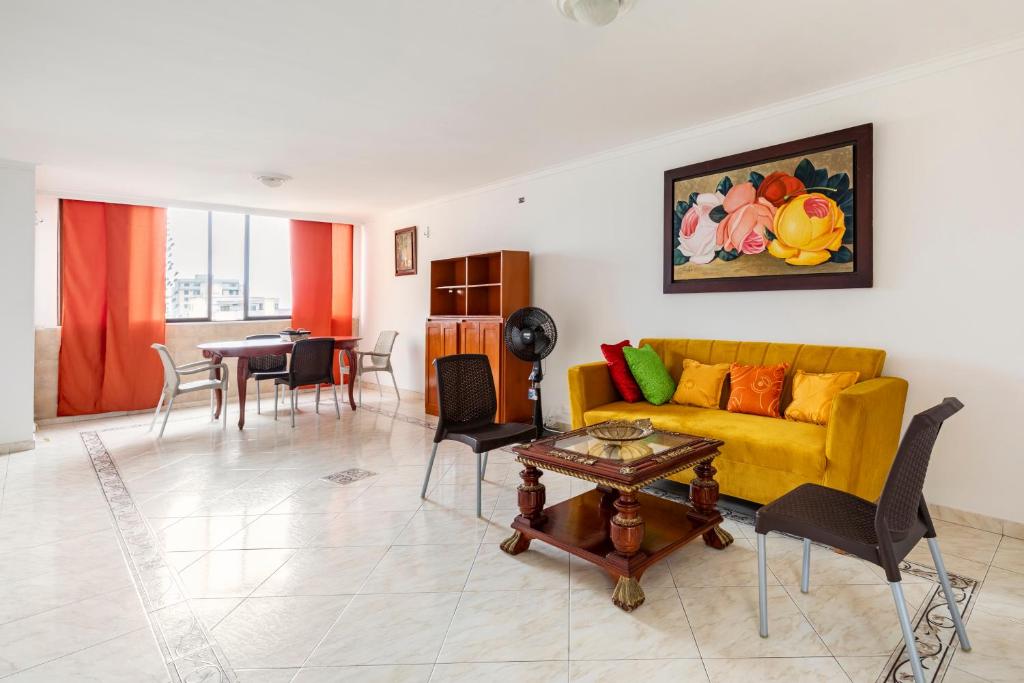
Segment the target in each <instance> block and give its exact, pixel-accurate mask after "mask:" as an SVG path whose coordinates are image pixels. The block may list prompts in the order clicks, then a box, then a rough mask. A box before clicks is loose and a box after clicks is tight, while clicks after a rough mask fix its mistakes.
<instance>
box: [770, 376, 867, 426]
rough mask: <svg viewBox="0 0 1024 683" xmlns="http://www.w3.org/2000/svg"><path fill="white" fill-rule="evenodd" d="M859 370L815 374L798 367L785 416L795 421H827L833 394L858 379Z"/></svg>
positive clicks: (824, 422)
mask: <svg viewBox="0 0 1024 683" xmlns="http://www.w3.org/2000/svg"><path fill="white" fill-rule="evenodd" d="M859 377H860V373H859V372H826V373H822V374H815V373H813V372H804V371H803V370H797V371H796V372H795V373H794V374H793V401H792V402H791V403H790V404H789V406H788V407H787V408H786V419H787V420H793V421H795V422H812V423H814V424H818V425H824V424H828V416H829V415H830V414H831V413H832V401H833V400H835V397H836V395H837V394H838V393H839V392H840V391H842V390H843V389H846V388H847V387H852V386H853V385H854V384H856V383H857V379H858V378H859Z"/></svg>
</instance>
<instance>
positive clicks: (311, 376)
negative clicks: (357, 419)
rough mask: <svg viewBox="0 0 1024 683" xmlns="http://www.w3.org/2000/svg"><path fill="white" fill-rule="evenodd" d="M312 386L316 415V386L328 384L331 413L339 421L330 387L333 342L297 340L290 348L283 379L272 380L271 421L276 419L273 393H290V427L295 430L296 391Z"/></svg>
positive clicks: (324, 339) (332, 340)
mask: <svg viewBox="0 0 1024 683" xmlns="http://www.w3.org/2000/svg"><path fill="white" fill-rule="evenodd" d="M310 384H313V385H316V412H317V413H319V412H320V385H321V384H330V385H331V388H332V389H333V390H334V412H336V413H337V414H338V419H339V420H340V419H341V406H340V404H339V403H338V385H336V384H335V383H334V339H332V338H330V337H316V338H313V339H300V340H299V341H297V342H295V345H294V346H293V347H292V360H291V364H290V365H289V366H288V372H287V373H286V375H285V376H284V377H278V378H277V379H275V380H274V419H275V420H276V419H277V392H278V390H279V389H280V387H282V386H285V387H288V388H289V389H291V392H292V393H291V399H292V401H291V406H292V427H294V426H295V410H296V407H297V405H298V390H299V387H304V386H308V385H310Z"/></svg>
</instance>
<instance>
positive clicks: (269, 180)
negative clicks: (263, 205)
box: [254, 173, 292, 187]
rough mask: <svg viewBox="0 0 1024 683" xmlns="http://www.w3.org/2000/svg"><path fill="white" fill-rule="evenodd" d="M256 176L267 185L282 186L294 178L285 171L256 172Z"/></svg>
mask: <svg viewBox="0 0 1024 683" xmlns="http://www.w3.org/2000/svg"><path fill="white" fill-rule="evenodd" d="M254 177H255V178H256V180H258V181H260V182H261V183H263V184H264V185H266V186H267V187H281V186H282V185H284V184H285V183H286V182H288V181H289V180H291V179H292V177H291V176H288V175H285V174H283V173H256V174H254Z"/></svg>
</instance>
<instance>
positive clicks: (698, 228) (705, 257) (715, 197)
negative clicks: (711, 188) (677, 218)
mask: <svg viewBox="0 0 1024 683" xmlns="http://www.w3.org/2000/svg"><path fill="white" fill-rule="evenodd" d="M724 199H725V198H724V197H723V196H722V194H721V193H720V192H706V193H704V194H699V195H697V198H696V200H695V201H694V203H693V205H692V206H691V207H690V208H689V209H688V210H687V212H686V214H685V215H684V216H683V219H682V222H681V224H680V227H679V251H680V252H682V253H683V254H684V255H685V256H686V257H687V258H688V259H689V261H690V263H709V262H710V261H711V260H712V259H713V258H715V253H716V252H717V251H718V250H719V249H721V248H722V243H721V241H719V239H718V225H719V224H718V223H716V222H714V221H713V220H711V210H712V209H713V208H715V207H716V206H719V205H721V204H722V202H723V200H724Z"/></svg>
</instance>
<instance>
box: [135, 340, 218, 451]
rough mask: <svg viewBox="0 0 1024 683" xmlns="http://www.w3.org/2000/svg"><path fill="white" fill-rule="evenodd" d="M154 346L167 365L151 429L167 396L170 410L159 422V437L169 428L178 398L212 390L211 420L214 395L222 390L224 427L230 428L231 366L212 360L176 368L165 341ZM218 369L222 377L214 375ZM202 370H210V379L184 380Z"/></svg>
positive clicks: (165, 365) (165, 412) (161, 359)
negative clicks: (168, 423)
mask: <svg viewBox="0 0 1024 683" xmlns="http://www.w3.org/2000/svg"><path fill="white" fill-rule="evenodd" d="M152 348H153V349H155V350H156V352H157V355H159V356H160V362H161V363H163V366H164V388H163V389H162V390H161V392H160V401H159V403H157V404H156V411H155V412H154V413H153V421H152V422H151V423H150V424H149V431H153V427H154V426H156V418H157V417H159V415H160V408H161V407H163V404H164V399H165V398H166V399H167V410H165V411H164V421H163V422H162V423H161V424H160V433H159V434H157V437H156V438H158V439H159V438H160V437H162V436H163V435H164V429H165V428H166V427H167V418H168V417H170V415H171V407H172V406H173V405H174V399H175V397H177V396H179V395H181V394H187V393H190V392H193V391H206V390H209V391H210V415H211V419H212V416H213V405H214V398H215V395H214V393H213V392H214V391H215V390H217V389H220V390H221V392H222V397H223V398H222V400H221V412H222V415H221V416H222V417H223V418H224V426H225V427H227V426H228V366H227V365H225V364H224V363H214V362H213V361H212V360H201V361H196V362H195V363H186V364H185V365H181V366H177V367H176V366H175V365H174V359H173V358H171V352H170V351H168V350H167V347H166V346H164V345H163V344H153V345H152ZM217 370H220V371H221V375H220V379H217V375H216V374H215V373H216V371H217ZM199 372H209V373H210V376H209V379H198V380H193V381H191V382H182V381H181V379H182V377H183V376H185V375H194V374H196V373H199Z"/></svg>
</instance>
